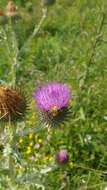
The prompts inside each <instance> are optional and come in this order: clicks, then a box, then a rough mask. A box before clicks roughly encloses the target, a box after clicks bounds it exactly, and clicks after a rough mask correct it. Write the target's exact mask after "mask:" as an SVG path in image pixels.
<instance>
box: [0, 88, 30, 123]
mask: <svg viewBox="0 0 107 190" xmlns="http://www.w3.org/2000/svg"><path fill="white" fill-rule="evenodd" d="M26 107H27V105H26V99H25V98H24V97H23V95H22V94H21V93H20V92H19V91H16V90H13V89H10V88H7V87H0V120H4V121H9V120H11V121H16V120H17V119H21V118H23V116H24V115H25V112H26Z"/></svg>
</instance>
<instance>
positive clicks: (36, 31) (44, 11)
mask: <svg viewBox="0 0 107 190" xmlns="http://www.w3.org/2000/svg"><path fill="white" fill-rule="evenodd" d="M47 11H48V10H47V7H46V8H44V9H43V15H42V18H41V19H40V22H39V24H38V25H35V27H34V30H33V32H32V34H31V35H30V36H29V38H28V40H27V41H26V42H25V43H24V44H23V46H22V47H21V49H20V50H19V51H18V54H17V57H19V56H20V53H21V52H22V51H23V50H24V49H25V47H26V46H27V45H28V44H29V43H30V42H31V41H32V39H33V38H34V37H35V36H36V35H37V34H38V32H39V30H40V28H41V26H42V25H43V23H44V21H45V19H46V17H47Z"/></svg>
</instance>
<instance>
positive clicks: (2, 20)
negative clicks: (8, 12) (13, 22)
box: [0, 10, 6, 24]
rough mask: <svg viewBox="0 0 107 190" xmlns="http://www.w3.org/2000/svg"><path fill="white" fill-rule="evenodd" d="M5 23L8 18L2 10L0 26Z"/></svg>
mask: <svg viewBox="0 0 107 190" xmlns="http://www.w3.org/2000/svg"><path fill="white" fill-rule="evenodd" d="M5 23H6V16H5V14H4V12H3V10H0V24H5Z"/></svg>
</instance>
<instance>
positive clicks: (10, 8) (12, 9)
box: [6, 1, 18, 16]
mask: <svg viewBox="0 0 107 190" xmlns="http://www.w3.org/2000/svg"><path fill="white" fill-rule="evenodd" d="M17 13H18V12H17V6H16V5H15V4H14V2H13V1H9V2H8V4H7V6H6V15H7V16H16V15H17Z"/></svg>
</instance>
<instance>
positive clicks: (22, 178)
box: [0, 0, 107, 190]
mask: <svg viewBox="0 0 107 190" xmlns="http://www.w3.org/2000/svg"><path fill="white" fill-rule="evenodd" d="M15 2H16V4H17V5H18V6H20V8H21V11H23V14H24V15H25V17H24V18H23V19H22V20H19V21H18V22H17V23H16V24H15V25H14V29H15V32H16V36H17V41H18V46H19V48H21V46H22V45H23V43H24V42H25V41H26V40H27V38H28V36H29V35H30V34H31V32H32V30H33V28H34V25H35V23H38V22H39V20H40V17H41V14H42V13H41V7H40V5H39V3H38V1H33V7H34V8H33V9H34V10H33V11H32V12H30V13H29V12H27V10H26V3H25V2H24V1H23V2H22V1H18V0H17V1H15ZM5 3H6V1H1V2H0V5H1V6H2V7H4V6H5ZM34 5H35V6H34ZM106 7H107V2H106V0H90V1H88V0H72V1H71V0H63V1H62V0H57V2H56V4H55V5H54V6H52V7H50V9H49V13H48V18H47V19H46V21H45V23H44V24H43V26H42V28H41V30H40V31H39V33H38V35H37V36H36V37H35V38H34V39H33V40H32V42H31V43H30V44H29V45H28V46H27V48H26V49H25V50H24V51H22V53H21V56H20V58H19V64H18V67H17V71H16V74H17V85H21V86H23V88H24V89H25V92H26V93H27V94H28V96H29V99H30V101H32V93H33V91H34V89H35V88H36V87H37V86H38V83H39V84H44V83H45V82H47V81H49V82H50V81H59V82H62V83H66V84H68V85H69V87H70V89H71V94H72V116H71V118H70V120H69V122H68V123H67V124H66V125H65V126H61V127H57V128H55V129H53V128H52V129H50V130H47V129H43V130H39V131H38V132H36V131H37V129H38V128H40V127H41V126H40V125H39V118H38V116H37V113H36V112H35V107H34V104H33V102H32V103H31V106H30V111H29V112H28V113H27V116H26V117H27V118H26V121H25V122H22V123H19V124H18V126H17V127H18V130H19V129H20V128H22V129H21V131H23V133H24V136H23V137H20V136H18V137H17V138H16V145H17V148H18V152H16V155H17V157H16V158H15V155H14V161H13V163H14V172H15V179H14V180H13V181H10V180H9V177H8V173H7V172H5V170H4V169H5V167H7V165H6V162H5V164H4V165H5V167H4V165H3V167H4V169H3V170H1V172H0V190H5V189H6V190H7V189H14V190H16V189H18V190H21V189H24V190H28V189H31V190H34V189H38V188H37V185H36V184H39V185H43V186H44V187H45V190H63V189H64V190H65V189H66V190H104V189H105V187H107V128H106V127H107V119H106V118H105V116H107V21H106V20H107V8H106ZM26 17H28V19H26ZM103 19H104V20H103ZM1 29H2V26H1V28H0V30H1ZM7 35H8V39H9V41H8V45H9V48H10V55H9V53H8V51H7V41H6V40H5V39H2V37H3V34H1V33H0V39H1V40H0V82H1V84H6V85H9V84H10V82H11V78H12V77H13V75H12V73H11V71H10V69H11V64H12V59H10V58H13V49H12V46H11V43H10V41H11V31H10V33H9V32H7ZM0 127H2V125H1V126H0ZM30 130H32V131H33V137H32V138H30V137H29V133H30ZM2 133H3V132H2ZM2 136H3V134H1V138H2ZM20 138H21V139H22V141H21V142H19V141H20ZM0 141H1V140H0ZM31 142H32V143H33V146H31V153H28V154H27V150H28V149H27V148H28V147H29V143H31ZM37 143H40V148H39V149H36V150H35V148H34V144H37ZM2 144H3V147H4V146H5V143H2V141H1V145H2ZM63 148H64V149H67V150H68V152H69V163H68V164H67V165H65V166H56V163H55V161H54V156H55V154H56V152H57V151H58V150H60V149H63ZM32 156H34V160H31V157H32ZM0 159H2V160H3V162H4V157H3V150H2V148H1V153H0ZM48 167H49V168H51V169H52V170H51V171H50V172H46V171H45V172H46V173H45V174H42V173H41V169H43V168H48ZM24 182H25V183H24ZM21 183H22V184H21ZM39 189H42V188H41V187H40V188H39Z"/></svg>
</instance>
